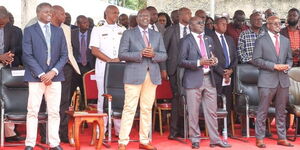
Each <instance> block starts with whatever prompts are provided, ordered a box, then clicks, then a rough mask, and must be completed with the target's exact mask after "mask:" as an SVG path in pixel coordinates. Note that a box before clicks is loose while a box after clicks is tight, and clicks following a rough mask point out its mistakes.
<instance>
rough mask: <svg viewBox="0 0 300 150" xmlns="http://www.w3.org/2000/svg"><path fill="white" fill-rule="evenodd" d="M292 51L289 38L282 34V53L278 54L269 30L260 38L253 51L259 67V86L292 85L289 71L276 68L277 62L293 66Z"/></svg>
mask: <svg viewBox="0 0 300 150" xmlns="http://www.w3.org/2000/svg"><path fill="white" fill-rule="evenodd" d="M291 53H292V51H291V48H290V42H289V40H288V39H287V38H286V37H285V36H283V35H280V54H279V56H277V54H276V50H275V46H274V44H273V42H272V39H271V37H270V35H269V33H268V32H267V33H266V34H265V35H264V36H262V37H260V38H258V39H257V40H256V43H255V48H254V51H253V60H254V62H255V64H256V65H257V66H258V67H259V76H258V87H265V88H275V87H277V86H278V85H279V84H280V86H281V87H283V88H287V87H289V86H290V80H289V76H288V74H287V73H284V72H283V71H277V70H274V65H275V64H288V65H289V66H290V67H292V64H293V62H292V54H291Z"/></svg>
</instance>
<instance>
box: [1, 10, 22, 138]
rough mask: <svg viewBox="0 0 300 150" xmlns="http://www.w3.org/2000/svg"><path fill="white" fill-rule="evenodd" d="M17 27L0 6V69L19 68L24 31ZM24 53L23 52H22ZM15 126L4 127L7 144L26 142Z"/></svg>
mask: <svg viewBox="0 0 300 150" xmlns="http://www.w3.org/2000/svg"><path fill="white" fill-rule="evenodd" d="M16 29H17V27H15V26H13V25H12V24H11V22H10V21H9V12H8V11H7V10H6V8H5V7H3V6H0V68H2V67H3V66H6V65H8V66H10V65H11V66H19V65H20V64H21V63H20V59H19V57H18V56H21V55H20V53H19V51H21V50H22V48H21V47H22V31H21V34H19V33H20V32H17V31H19V30H16ZM21 52H22V51H21ZM14 130H15V124H13V123H7V124H5V127H4V136H5V141H6V142H16V141H23V140H25V138H24V137H20V136H18V135H17V134H16V132H15V131H14Z"/></svg>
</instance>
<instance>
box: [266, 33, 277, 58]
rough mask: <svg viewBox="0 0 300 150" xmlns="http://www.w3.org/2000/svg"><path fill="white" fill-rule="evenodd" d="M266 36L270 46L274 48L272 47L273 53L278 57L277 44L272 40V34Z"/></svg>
mask: <svg viewBox="0 0 300 150" xmlns="http://www.w3.org/2000/svg"><path fill="white" fill-rule="evenodd" d="M266 37H267V41H268V42H269V43H270V44H269V45H270V47H271V48H272V49H271V51H272V53H273V54H274V55H275V56H276V57H278V56H277V54H276V49H275V45H274V43H273V41H272V39H271V36H270V34H269V33H267V36H266Z"/></svg>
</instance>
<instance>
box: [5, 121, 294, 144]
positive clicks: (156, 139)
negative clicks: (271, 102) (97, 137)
mask: <svg viewBox="0 0 300 150" xmlns="http://www.w3.org/2000/svg"><path fill="white" fill-rule="evenodd" d="M291 132H292V130H289V134H290V133H291ZM23 133H24V132H23ZM253 133H254V130H253V129H251V134H252V135H253ZM272 133H273V137H275V138H276V131H275V126H274V125H272ZM238 134H240V132H238ZM167 136H168V133H167V132H166V133H164V135H163V136H160V135H159V132H154V134H153V142H152V143H153V145H155V146H156V147H157V149H158V150H190V149H191V143H190V142H189V141H188V142H187V143H188V144H183V143H180V142H178V141H170V140H168V139H167ZM131 137H132V139H137V138H138V132H137V129H133V131H132V134H131ZM80 138H81V139H80V143H81V149H82V150H94V149H95V147H93V146H89V142H90V139H91V128H88V129H85V132H84V134H81V136H80ZM114 139H117V138H116V137H114ZM244 139H246V138H244ZM248 140H249V142H248V143H245V142H242V141H239V140H234V139H230V138H229V140H228V142H229V143H230V144H231V145H232V148H230V149H231V150H262V149H260V148H257V147H256V146H255V138H254V137H252V138H249V139H248ZM265 143H266V145H267V148H266V149H270V150H300V137H299V138H298V139H297V141H296V142H291V143H292V144H293V145H294V147H284V146H279V145H277V144H276V140H272V139H268V138H266V139H265ZM62 147H63V148H64V150H75V147H72V146H70V145H69V144H62ZM117 147H118V144H117V143H112V144H111V148H106V147H104V146H102V149H104V150H108V149H113V150H116V149H117ZM4 149H5V150H23V149H24V146H19V147H5V148H4ZM127 149H128V150H138V142H130V143H129V144H128V146H127ZM200 149H201V150H205V149H208V150H212V149H216V150H221V149H223V148H218V147H217V148H210V147H209V140H202V141H201V144H200ZM35 150H40V148H39V147H35Z"/></svg>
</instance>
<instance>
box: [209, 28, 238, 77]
mask: <svg viewBox="0 0 300 150" xmlns="http://www.w3.org/2000/svg"><path fill="white" fill-rule="evenodd" d="M211 37H212V39H213V41H214V44H215V45H214V50H213V51H214V54H215V56H216V57H217V58H218V65H217V66H215V72H216V73H215V79H216V82H222V79H223V75H224V69H232V70H233V71H234V70H235V67H236V65H237V61H238V60H237V52H236V47H235V44H234V41H233V39H232V37H230V36H228V35H225V39H226V42H227V45H228V48H229V49H228V50H229V55H230V65H229V67H228V68H225V55H224V52H223V48H222V45H221V41H220V40H219V38H218V36H217V34H216V33H215V32H213V34H211Z"/></svg>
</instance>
